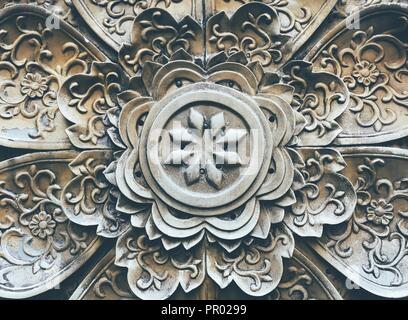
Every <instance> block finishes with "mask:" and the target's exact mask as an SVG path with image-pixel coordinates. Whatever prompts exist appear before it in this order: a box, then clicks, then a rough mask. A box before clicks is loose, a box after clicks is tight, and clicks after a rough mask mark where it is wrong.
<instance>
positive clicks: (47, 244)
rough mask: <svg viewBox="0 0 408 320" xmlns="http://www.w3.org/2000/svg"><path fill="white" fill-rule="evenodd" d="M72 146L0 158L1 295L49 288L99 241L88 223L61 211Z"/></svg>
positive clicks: (69, 175) (23, 294)
mask: <svg viewBox="0 0 408 320" xmlns="http://www.w3.org/2000/svg"><path fill="white" fill-rule="evenodd" d="M75 156H76V153H75V152H68V151H66V152H65V151H64V152H52V153H36V154H31V155H27V156H22V157H20V158H14V159H13V160H9V161H4V162H2V163H1V164H0V213H1V219H0V229H1V245H0V296H2V297H7V298H17V297H19V298H25V297H30V296H32V295H35V294H39V293H41V292H44V291H46V290H49V289H50V288H52V287H53V286H55V285H58V284H59V283H60V282H61V281H63V280H64V279H66V278H67V277H68V276H69V275H70V274H72V273H73V272H74V271H76V270H77V269H78V268H79V267H81V266H82V264H83V263H84V262H85V261H86V260H87V258H88V257H89V256H90V255H92V254H93V252H94V251H95V250H96V249H97V247H98V246H99V241H97V237H96V235H95V233H94V231H93V230H92V229H89V230H87V229H85V228H83V227H80V226H78V225H75V224H74V223H72V222H71V221H70V220H68V218H67V217H66V216H65V214H64V213H63V210H62V209H63V205H62V202H61V198H60V196H61V189H62V186H63V185H65V184H66V183H67V182H68V181H69V179H71V178H72V173H71V172H70V170H69V169H68V163H69V162H70V161H72V159H73V158H74V157H75Z"/></svg>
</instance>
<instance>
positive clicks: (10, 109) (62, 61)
mask: <svg viewBox="0 0 408 320" xmlns="http://www.w3.org/2000/svg"><path fill="white" fill-rule="evenodd" d="M46 16H47V14H46V11H45V10H44V9H42V8H39V7H35V8H30V7H27V6H23V5H21V6H10V7H8V8H6V9H2V11H1V18H0V19H1V24H0V30H1V31H0V34H1V37H0V46H1V47H2V51H1V57H0V65H1V69H2V72H1V76H0V88H1V89H0V91H1V94H0V119H1V125H0V131H1V133H0V144H1V145H3V146H11V147H19V148H30V149H45V150H52V149H66V148H69V147H70V146H71V144H70V141H69V139H68V137H67V135H66V134H65V132H64V129H65V128H67V127H68V122H67V121H66V119H65V118H64V117H63V115H62V114H61V111H60V109H59V105H58V103H57V94H58V91H59V89H60V88H61V83H62V82H63V81H65V80H66V79H67V78H68V77H70V76H72V75H74V74H78V73H82V72H87V71H88V69H89V68H90V64H91V62H92V61H95V60H104V59H105V58H104V55H103V54H102V53H100V52H99V51H98V50H97V49H96V48H95V47H94V46H93V45H91V44H90V43H87V42H85V41H84V38H83V36H82V35H80V34H79V33H78V32H77V31H76V30H75V29H74V28H72V27H71V26H70V25H68V24H67V23H65V22H63V21H59V23H60V28H59V29H58V30H55V32H53V33H52V34H50V32H48V30H49V29H47V27H46V20H45V18H46ZM15 31H17V33H16V32H15ZM56 39H58V42H56ZM30 43H32V45H31V46H30V45H29V44H30ZM27 46H28V49H26V48H27ZM57 66H59V67H57ZM56 128H58V130H57V129H56Z"/></svg>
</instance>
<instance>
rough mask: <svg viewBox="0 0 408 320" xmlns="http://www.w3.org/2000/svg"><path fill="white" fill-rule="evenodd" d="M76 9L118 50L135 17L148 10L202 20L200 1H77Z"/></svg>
mask: <svg viewBox="0 0 408 320" xmlns="http://www.w3.org/2000/svg"><path fill="white" fill-rule="evenodd" d="M73 3H74V6H75V8H76V9H77V10H78V12H79V13H80V14H81V16H82V18H84V20H85V22H86V23H88V25H89V26H90V27H91V28H92V29H94V31H95V32H96V33H97V35H98V36H99V37H100V40H101V41H104V42H106V43H107V44H108V45H109V46H110V47H112V48H113V49H115V50H116V51H119V49H120V47H121V45H122V43H124V42H129V39H130V38H131V35H132V23H133V20H134V19H135V18H136V17H137V16H138V15H140V14H141V13H143V12H144V11H145V10H148V9H154V8H162V9H166V11H168V12H170V14H171V15H173V16H174V17H175V18H176V19H177V20H181V19H182V18H184V17H185V16H187V15H190V16H191V17H193V18H194V19H195V20H199V19H202V12H201V5H200V4H199V3H197V1H182V0H136V1H126V0H113V1H105V0H91V1H84V0H77V1H73Z"/></svg>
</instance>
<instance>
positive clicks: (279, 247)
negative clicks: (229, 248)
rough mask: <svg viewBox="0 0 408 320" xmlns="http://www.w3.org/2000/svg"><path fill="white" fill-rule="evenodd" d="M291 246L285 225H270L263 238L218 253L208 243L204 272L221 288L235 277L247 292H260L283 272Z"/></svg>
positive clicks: (276, 281) (274, 285)
mask: <svg viewBox="0 0 408 320" xmlns="http://www.w3.org/2000/svg"><path fill="white" fill-rule="evenodd" d="M293 250H294V239H293V236H292V233H291V232H290V230H289V229H287V227H286V226H284V225H279V226H273V227H272V230H271V233H270V234H269V236H268V237H267V239H266V240H254V241H253V242H252V243H251V244H250V246H245V245H241V247H239V248H238V249H237V251H236V252H233V253H227V252H225V251H222V253H221V254H220V252H219V250H217V248H216V247H215V246H210V247H209V248H208V253H207V263H208V264H207V272H208V275H209V276H210V277H211V278H212V279H213V280H214V281H215V282H216V283H217V284H218V285H219V286H220V287H221V288H225V287H227V286H228V285H229V284H230V283H231V282H232V281H234V282H235V283H236V284H237V285H238V286H239V287H240V288H241V290H243V291H244V292H246V293H247V294H249V295H252V296H263V295H265V294H267V293H269V292H271V291H272V290H273V289H274V288H275V287H276V286H277V285H278V283H279V281H280V279H281V276H282V273H283V266H282V257H285V258H289V257H291V256H292V254H293Z"/></svg>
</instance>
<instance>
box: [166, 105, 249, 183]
mask: <svg viewBox="0 0 408 320" xmlns="http://www.w3.org/2000/svg"><path fill="white" fill-rule="evenodd" d="M188 123H189V128H188V129H187V128H178V129H173V130H171V131H170V135H171V138H172V143H173V146H172V148H173V149H174V148H177V149H178V150H175V151H172V152H171V153H170V154H169V156H168V157H167V159H166V160H165V164H172V165H183V164H184V165H186V166H187V168H186V170H185V172H184V175H185V179H186V182H187V184H189V185H190V184H193V183H196V182H197V181H198V180H199V179H200V174H202V175H203V174H205V176H206V179H207V181H208V182H209V183H210V184H211V185H212V186H214V187H215V188H217V189H219V188H220V187H221V182H222V169H221V168H222V166H223V165H227V166H229V165H240V164H241V163H242V159H241V157H240V155H239V153H238V152H237V149H238V144H239V143H240V141H241V140H242V139H243V138H244V137H245V136H246V131H245V130H242V129H241V130H240V129H237V130H236V129H226V124H225V120H224V114H223V113H222V112H220V113H217V114H215V115H213V116H212V117H211V118H210V119H209V120H207V119H206V118H205V116H203V115H202V114H201V113H200V112H198V111H196V110H195V109H191V110H190V115H189V118H188ZM182 145H184V146H182Z"/></svg>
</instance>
